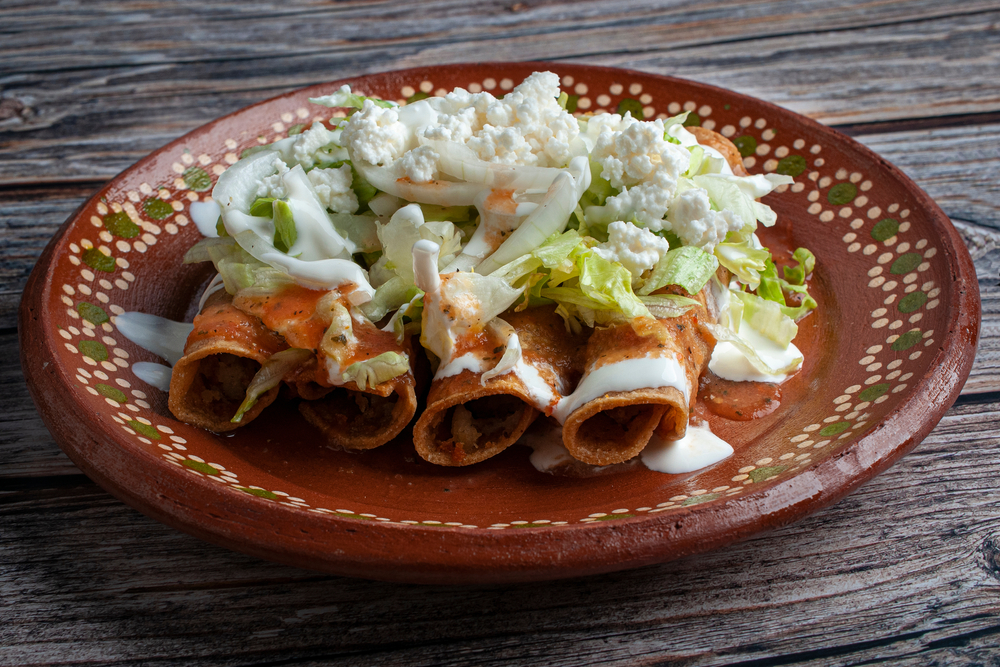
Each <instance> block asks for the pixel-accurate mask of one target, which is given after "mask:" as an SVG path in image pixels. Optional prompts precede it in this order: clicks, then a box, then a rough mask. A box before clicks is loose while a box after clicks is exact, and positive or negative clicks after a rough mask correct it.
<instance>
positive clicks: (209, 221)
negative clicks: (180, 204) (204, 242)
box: [188, 201, 222, 238]
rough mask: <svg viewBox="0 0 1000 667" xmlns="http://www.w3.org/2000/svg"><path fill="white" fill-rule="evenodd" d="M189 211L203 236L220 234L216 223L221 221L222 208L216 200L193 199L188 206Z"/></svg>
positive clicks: (212, 236) (213, 236)
mask: <svg viewBox="0 0 1000 667" xmlns="http://www.w3.org/2000/svg"><path fill="white" fill-rule="evenodd" d="M188 212H189V213H190V214H191V220H193V221H194V224H195V226H197V227H198V231H199V232H201V235H202V236H207V237H210V238H215V237H217V236H218V235H219V232H218V231H217V230H216V228H215V225H216V224H217V223H218V222H219V217H220V216H221V215H222V209H221V208H220V207H219V205H218V204H216V203H215V202H214V201H193V202H191V204H190V206H188Z"/></svg>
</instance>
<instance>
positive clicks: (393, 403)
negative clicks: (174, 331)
mask: <svg viewBox="0 0 1000 667" xmlns="http://www.w3.org/2000/svg"><path fill="white" fill-rule="evenodd" d="M566 100H567V96H566V94H564V93H561V91H560V90H559V79H558V77H557V76H556V75H555V74H553V73H551V72H536V73H535V74H532V75H531V76H529V77H528V78H527V79H525V80H524V82H522V83H521V84H520V85H518V86H517V87H515V88H514V89H513V90H512V91H510V92H509V93H507V94H506V95H504V96H503V97H502V98H496V97H494V96H493V95H492V94H490V93H488V92H481V93H470V92H468V91H466V90H462V89H456V90H454V91H453V92H451V93H449V94H447V95H445V96H444V97H432V98H427V99H423V100H419V101H416V102H413V103H410V104H407V105H405V106H398V105H396V104H394V103H392V102H388V101H384V100H380V99H374V98H369V97H364V96H360V95H356V94H354V93H352V92H351V90H350V88H349V87H347V86H344V87H343V88H341V89H340V90H339V91H336V92H334V93H333V94H331V95H327V96H324V97H321V98H317V99H313V100H312V101H313V102H314V103H316V104H321V105H324V106H327V107H334V108H347V109H349V110H350V111H351V113H350V114H349V115H348V116H347V117H346V118H343V119H331V120H330V121H329V122H328V123H327V124H324V123H320V122H316V123H314V124H313V125H312V127H311V128H309V129H306V130H305V131H303V132H301V133H300V134H298V135H293V136H289V137H288V138H286V139H282V140H280V141H278V142H275V143H274V144H271V145H269V146H263V147H260V148H256V149H252V150H250V151H247V152H246V153H245V154H244V156H243V157H242V158H241V159H240V161H239V162H237V163H236V164H235V165H233V166H232V167H230V168H229V169H228V170H227V171H226V172H225V173H224V174H223V175H222V176H221V177H220V179H219V182H218V184H217V185H216V188H215V190H214V192H213V199H214V200H215V201H216V202H217V203H218V204H219V206H220V208H221V217H220V219H219V222H218V225H217V227H216V230H215V234H216V235H215V236H212V237H210V238H205V239H203V240H202V241H200V242H199V243H198V244H197V245H195V246H194V247H193V248H192V249H191V250H190V251H189V252H188V254H187V256H186V261H188V262H199V261H211V262H213V263H214V265H215V268H216V269H217V271H218V277H217V279H216V280H215V281H213V283H212V285H211V286H210V287H209V289H208V290H207V291H206V294H205V296H204V297H203V299H202V312H201V314H199V316H198V318H196V320H195V323H194V324H195V328H194V331H193V332H192V334H191V338H189V339H188V343H187V347H186V348H185V357H184V358H183V359H181V361H180V362H178V364H177V365H176V367H175V368H174V371H173V378H172V381H171V387H170V407H171V409H172V410H173V412H174V413H175V414H176V415H177V416H178V417H179V418H181V419H183V420H185V421H188V422H190V423H194V424H198V425H200V426H204V427H206V428H210V429H212V430H217V431H218V430H227V429H231V428H236V427H239V426H242V425H245V424H247V423H248V422H249V421H251V420H252V419H253V418H255V417H256V416H257V415H258V414H260V412H261V410H263V409H264V408H265V407H266V406H267V405H268V404H269V403H271V402H273V401H274V400H275V399H277V398H278V396H279V393H282V392H283V393H284V395H286V396H287V397H290V398H294V399H296V400H298V401H299V410H300V412H301V413H302V415H303V416H304V417H305V419H307V420H308V421H309V422H310V423H312V424H314V425H315V426H317V427H318V428H319V429H320V430H321V431H322V432H323V433H324V434H325V436H326V437H327V438H328V439H329V441H330V442H331V443H333V444H335V445H339V446H342V447H345V448H350V449H367V448H371V447H375V446H378V445H381V444H383V443H385V442H388V441H389V440H391V439H392V438H393V437H395V436H396V435H397V434H399V433H400V432H401V431H402V430H403V429H404V428H405V427H406V426H407V425H408V424H409V423H410V422H411V421H412V419H413V418H414V417H415V416H416V415H417V412H418V408H422V410H420V415H419V417H418V419H417V421H416V424H415V425H414V427H413V438H414V443H415V445H416V447H417V451H418V452H419V453H420V455H421V456H423V457H424V458H425V459H427V460H428V461H431V462H433V463H439V464H442V465H468V464H471V463H475V462H477V461H482V460H484V459H486V458H489V457H490V456H492V455H494V454H496V453H498V452H499V451H502V450H503V449H505V448H506V447H507V446H509V445H510V444H512V443H514V442H515V441H517V439H518V438H519V437H520V436H521V434H522V433H523V432H524V431H525V429H526V428H527V427H528V426H529V425H530V424H531V423H532V422H533V421H534V420H536V419H538V418H539V417H541V418H543V419H549V420H555V421H557V422H558V423H559V424H562V429H563V441H564V444H565V445H566V447H567V449H568V450H569V452H570V453H571V454H572V455H573V456H574V457H576V458H577V459H579V460H581V461H584V462H586V463H591V464H596V465H606V464H608V463H615V462H619V461H624V460H627V459H629V458H631V457H633V456H635V455H636V454H637V453H638V452H639V451H641V450H642V448H643V447H644V446H645V445H646V443H647V442H648V441H649V439H650V438H651V437H652V436H653V433H654V432H656V433H658V434H660V435H661V436H663V437H666V438H678V437H681V436H683V435H684V433H685V429H686V426H687V423H688V416H689V412H690V408H691V405H692V403H693V402H694V399H695V395H696V393H697V386H698V378H699V376H700V375H701V374H702V373H703V372H704V371H705V369H706V367H707V365H708V364H709V360H710V359H711V358H712V351H713V348H715V347H716V346H717V345H719V346H721V345H722V344H726V345H728V346H729V349H730V351H732V350H735V354H736V357H737V358H738V359H740V360H741V362H740V363H742V364H743V366H741V367H740V370H737V371H731V372H733V373H736V374H737V375H739V377H733V378H731V379H756V380H763V381H772V382H777V381H780V380H781V379H783V378H784V377H785V376H787V375H788V374H790V373H793V372H794V371H795V370H796V369H797V368H798V367H799V365H800V364H801V362H802V355H801V354H800V353H798V351H797V349H795V347H794V345H793V344H792V339H793V338H794V337H795V334H796V331H797V326H796V320H798V319H800V318H801V317H803V316H804V315H805V314H807V313H808V312H809V311H810V310H811V309H813V308H814V307H815V305H816V304H815V301H813V300H812V299H811V298H810V297H809V295H808V292H807V288H806V278H807V277H808V275H809V274H810V273H811V271H812V269H813V265H814V259H813V257H812V255H811V253H809V252H808V251H807V250H804V249H799V250H798V251H796V253H795V262H796V263H795V264H794V265H792V266H787V267H784V270H783V271H782V273H781V274H780V275H779V272H778V269H777V267H776V266H775V264H774V262H773V261H772V257H771V254H770V252H769V251H768V250H767V249H766V248H764V247H762V245H761V243H760V242H759V240H758V239H757V237H756V235H755V233H754V232H755V231H756V229H757V226H758V224H760V225H765V226H770V225H773V224H775V221H776V216H775V214H774V212H773V211H772V210H771V209H770V208H769V207H768V206H766V205H765V204H762V203H760V201H758V200H759V199H760V198H761V197H763V196H764V195H766V194H768V193H770V192H771V191H773V190H774V189H775V188H776V187H779V186H781V185H783V184H789V183H791V182H792V180H791V179H790V178H789V177H786V176H780V175H775V174H766V175H748V174H747V173H746V172H745V171H744V169H743V166H742V163H741V161H740V157H739V154H738V152H737V151H736V149H735V147H733V145H732V144H731V143H730V142H729V141H728V140H727V139H725V138H723V137H722V136H721V135H718V134H716V133H714V132H711V131H708V130H705V129H703V128H698V127H686V126H685V121H686V118H687V114H680V115H678V116H675V117H673V118H667V119H657V120H652V121H646V120H639V119H636V118H633V117H631V115H629V114H628V113H626V114H625V115H624V116H620V115H617V114H599V115H591V116H580V117H574V116H573V115H572V114H570V113H569V112H567V110H566V108H565V105H566ZM207 231H211V230H207ZM713 370H716V369H714V368H713ZM716 372H718V373H719V374H720V375H724V374H725V372H726V370H725V369H723V368H721V367H720V368H719V369H717V370H716Z"/></svg>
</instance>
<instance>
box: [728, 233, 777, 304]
mask: <svg viewBox="0 0 1000 667" xmlns="http://www.w3.org/2000/svg"><path fill="white" fill-rule="evenodd" d="M714 252H715V257H716V259H718V260H719V263H720V264H722V265H723V266H724V267H726V268H727V269H729V270H730V271H731V272H732V273H733V274H735V275H736V277H737V278H738V279H739V281H740V282H741V283H743V284H744V285H748V286H749V287H750V289H757V285H759V284H760V274H761V272H763V271H765V270H766V269H767V262H768V261H769V260H770V259H771V253H770V252H769V251H768V250H767V248H764V247H761V245H760V243H759V242H757V239H756V237H755V236H754V234H753V227H752V226H751V225H747V226H746V227H744V228H743V229H741V230H740V231H739V232H730V233H729V235H728V236H727V237H726V240H725V241H724V242H722V243H720V244H718V245H717V246H715V251H714Z"/></svg>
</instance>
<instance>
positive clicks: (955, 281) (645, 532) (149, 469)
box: [18, 62, 980, 583]
mask: <svg viewBox="0 0 1000 667" xmlns="http://www.w3.org/2000/svg"><path fill="white" fill-rule="evenodd" d="M472 67H474V68H488V69H491V70H496V71H498V72H499V71H512V70H513V71H520V70H527V71H528V72H529V73H530V71H532V70H534V69H553V70H555V71H559V72H579V73H581V74H582V75H584V76H585V75H586V73H588V72H603V73H608V74H611V73H613V74H616V75H628V76H633V77H636V78H638V79H644V80H656V81H657V82H659V83H661V84H676V85H682V86H685V87H688V88H689V89H693V90H703V91H711V93H712V94H721V95H724V96H726V97H729V98H731V99H733V100H734V101H751V102H752V103H753V104H755V105H762V106H763V107H764V108H766V109H768V110H769V111H770V112H771V113H773V114H775V115H777V116H784V117H788V116H791V117H794V120H795V122H797V123H800V124H803V125H804V126H806V127H807V128H808V129H809V130H811V131H813V132H815V133H817V134H819V135H820V136H822V137H824V138H825V139H826V140H828V141H831V142H834V143H836V144H839V145H842V146H843V145H846V146H847V147H848V148H849V149H850V150H851V151H854V152H857V153H859V154H861V155H863V156H866V157H867V158H868V159H870V160H872V161H873V162H875V163H877V164H878V165H879V169H880V170H881V171H882V172H884V173H886V174H888V175H889V176H891V177H892V178H893V179H895V180H897V181H899V182H900V183H901V184H902V185H903V187H904V188H905V189H906V190H907V192H908V194H910V195H911V196H913V197H914V198H915V199H916V200H917V202H918V203H919V204H920V206H922V207H923V208H924V210H925V211H926V214H927V217H928V219H929V220H930V221H931V224H932V225H933V227H934V228H935V230H936V231H938V232H940V234H941V236H940V239H937V240H936V241H935V242H936V243H939V248H940V249H941V250H942V251H943V252H944V254H945V255H946V256H947V258H948V260H947V265H948V267H949V269H950V272H951V277H952V280H951V282H950V284H949V285H947V286H945V287H944V290H945V291H944V293H942V296H941V299H942V302H943V303H944V304H945V306H946V308H947V309H948V311H947V318H946V319H947V325H948V331H947V334H944V335H942V337H941V342H940V348H939V349H938V351H937V354H936V356H935V358H934V360H933V362H932V363H931V366H930V367H929V370H928V371H927V372H926V373H924V375H923V376H922V377H920V378H919V379H917V378H914V380H913V382H912V383H911V384H910V388H909V390H908V391H907V392H906V394H905V396H904V398H903V399H902V400H901V401H900V402H899V404H897V406H896V407H895V409H893V410H892V411H891V412H889V414H887V415H886V416H885V417H884V418H883V419H882V420H881V421H880V422H879V423H878V424H877V425H876V428H874V429H873V430H871V431H869V432H868V433H867V434H865V435H863V436H861V437H860V438H858V439H857V440H856V441H854V442H852V443H850V444H848V445H846V446H845V447H843V448H842V449H841V450H840V451H837V452H834V453H833V454H831V455H829V456H825V457H824V458H822V459H820V460H819V461H818V462H816V463H814V464H812V465H809V466H808V467H804V468H802V469H800V470H798V471H797V472H794V473H793V474H791V475H789V476H787V477H785V478H783V479H780V480H777V481H775V482H773V483H771V484H770V485H769V486H763V487H762V488H755V489H751V490H749V491H748V492H747V493H744V494H743V495H739V496H733V497H729V498H724V499H721V500H719V501H713V502H710V503H704V504H695V505H691V506H690V507H682V508H676V509H674V510H671V511H669V512H663V513H661V514H655V515H654V514H643V515H639V516H634V517H628V518H622V519H619V520H616V521H614V522H595V523H573V524H569V525H559V526H538V527H533V528H531V529H530V530H518V531H509V530H508V531H492V530H489V529H487V528H477V529H452V528H448V527H434V528H432V527H427V526H420V525H400V524H398V523H376V522H371V521H357V520H354V519H350V518H345V517H341V516H335V515H326V514H315V513H309V512H306V511H303V510H301V509H297V508H294V507H287V506H284V505H279V504H277V503H271V502H270V501H267V500H264V499H261V498H256V497H254V496H252V495H249V494H243V493H238V492H236V491H235V490H233V489H229V488H226V487H224V486H220V485H219V484H213V483H212V482H211V481H210V480H208V479H203V478H201V477H198V476H194V475H186V474H184V473H183V471H179V470H178V469H176V468H174V467H171V466H170V465H168V464H167V463H166V462H165V461H164V460H163V459H162V458H161V457H159V456H157V455H156V454H154V453H151V452H149V451H147V450H144V449H142V448H141V447H139V446H138V445H137V444H136V443H135V442H133V440H132V439H130V438H127V437H125V436H124V435H123V434H122V432H121V430H120V428H119V427H118V426H117V425H115V424H114V423H113V422H112V421H111V420H110V419H106V418H103V419H102V418H101V415H97V416H93V415H88V412H89V410H90V408H89V407H88V406H87V405H86V404H85V403H84V401H83V398H82V397H81V396H79V395H78V394H77V393H76V392H73V391H66V389H67V386H66V385H67V383H68V381H67V379H66V378H65V376H64V375H63V374H61V373H60V372H59V370H58V364H56V363H55V362H56V359H57V358H58V357H57V354H56V348H55V346H56V345H57V344H58V342H57V341H56V340H55V337H54V335H52V334H51V332H52V331H53V330H54V326H53V322H52V318H53V316H54V313H53V312H52V309H51V308H50V307H49V303H50V301H51V295H52V290H53V284H52V272H51V271H50V270H49V268H50V265H51V264H52V263H53V262H55V261H57V259H58V257H59V256H60V255H61V254H62V252H64V251H65V249H66V248H65V246H66V243H67V239H66V236H67V232H68V230H70V229H71V228H72V226H73V225H74V224H76V223H77V222H78V221H79V220H80V217H79V216H80V213H81V212H82V211H84V210H86V209H87V208H88V207H90V206H91V205H92V204H94V203H95V202H96V201H97V200H99V199H100V198H101V197H102V196H104V195H105V193H107V192H108V191H109V190H110V189H111V188H112V187H113V186H114V185H115V184H116V183H117V182H119V181H120V180H122V179H123V178H124V177H125V176H126V175H128V174H130V173H132V172H136V171H142V170H143V169H148V168H150V167H151V166H153V165H154V164H155V162H156V161H157V159H158V158H159V156H161V155H163V154H165V153H167V152H169V151H170V150H171V149H174V148H177V147H178V146H181V145H183V144H184V143H185V142H187V141H189V138H190V137H192V136H193V135H200V134H203V133H206V132H208V131H210V130H211V129H213V128H215V127H216V126H218V125H220V124H222V123H226V122H229V121H230V119H231V118H232V117H234V116H237V115H240V114H244V113H247V112H248V111H249V110H251V109H257V108H259V107H263V106H266V105H269V104H273V103H275V102H277V101H279V100H282V99H285V98H287V97H289V96H292V95H302V94H304V93H305V92H307V91H313V90H317V91H318V90H319V89H329V88H331V87H333V86H339V85H340V84H341V83H348V82H351V81H356V80H358V79H361V78H364V77H366V76H382V77H389V78H393V79H398V80H401V81H402V80H410V77H413V78H415V75H417V74H419V73H427V72H430V73H433V72H454V71H456V70H462V69H467V68H472ZM970 285H972V286H974V288H973V289H970ZM979 326H980V305H979V292H978V281H977V280H976V277H975V269H974V267H973V264H972V260H971V258H970V256H969V253H968V251H967V249H966V247H965V245H964V243H963V242H962V239H961V237H960V236H959V234H958V232H957V231H956V230H955V228H954V226H953V225H952V224H951V222H950V220H949V219H948V217H947V216H946V215H945V214H944V212H943V211H941V209H940V208H939V207H938V206H937V205H936V204H935V203H934V202H933V201H932V200H931V199H930V197H929V196H928V195H927V194H926V193H924V192H923V191H922V190H921V189H920V188H919V187H918V186H917V185H916V184H915V183H913V181H912V180H911V179H909V178H908V177H907V176H906V175H905V174H904V173H903V172H902V171H901V170H899V169H898V168H897V167H895V166H894V165H892V164H890V163H889V162H887V161H886V160H884V159H883V158H881V157H879V156H878V155H876V154H875V153H874V152H873V151H871V150H869V149H868V148H867V147H865V146H864V145H862V144H860V143H858V142H856V141H854V140H853V139H851V138H849V137H846V136H843V135H841V134H839V133H837V132H836V131H835V130H833V129H831V128H828V127H826V126H823V125H821V124H819V123H817V122H815V121H813V120H811V119H809V118H807V117H804V116H801V115H799V114H796V113H794V112H792V111H789V110H787V109H783V108H781V107H778V106H776V105H773V104H770V103H768V102H765V101H763V100H759V99H756V98H752V97H749V96H746V95H742V94H740V93H735V92H733V91H729V90H726V89H723V88H718V87H715V86H711V85H708V84H703V83H699V82H694V81H689V80H685V79H678V78H675V77H669V76H663V75H658V74H652V73H646V72H638V71H632V70H626V69H620V68H611V67H603V66H590V65H577V64H564V63H551V62H517V63H504V62H497V63H475V64H454V65H442V66H436V67H418V68H411V69H406V70H396V71H391V72H384V73H374V74H361V75H358V76H355V77H350V78H345V79H341V80H338V81H334V82H328V83H321V84H317V85H315V86H310V87H307V88H304V89H299V90H295V91H291V92H289V93H285V94H283V95H279V96H277V97H274V98H271V99H268V100H264V101H262V102H259V103H257V104H254V105H251V106H249V107H244V108H242V109H240V110H238V111H235V112H233V113H231V114H228V115H226V116H224V117H222V118H219V119H216V120H214V121H212V122H210V123H208V124H206V125H203V126H201V127H199V128H196V129H195V130H192V131H191V132H189V133H187V134H185V135H184V136H183V137H180V138H178V139H177V140H175V141H173V142H171V143H169V144H167V145H166V146H163V147H162V148H160V149H158V150H156V151H154V152H153V153H151V154H150V155H148V156H146V157H144V158H143V159H142V160H140V161H139V162H137V163H136V164H135V165H133V166H131V167H129V168H128V169H127V170H125V171H124V172H122V173H121V174H119V175H118V176H116V177H115V178H114V179H111V180H110V181H109V182H108V183H107V184H106V185H105V186H104V187H102V188H101V190H100V191H99V192H97V193H96V194H95V195H94V196H93V197H92V198H91V199H90V200H88V201H87V202H85V203H84V204H83V205H81V207H80V208H79V209H78V210H77V211H75V212H74V213H73V215H71V216H70V217H69V219H68V220H67V221H66V222H65V223H64V224H63V225H62V227H60V229H59V231H58V232H57V233H56V234H55V236H54V237H53V238H52V240H51V241H50V242H49V244H48V246H47V247H46V249H45V251H44V252H43V253H42V255H41V257H40V258H39V260H38V263H37V264H36V266H35V268H34V270H33V271H32V274H31V277H30V278H29V281H28V284H27V285H26V287H25V291H24V296H23V299H22V303H21V308H20V312H19V321H18V329H19V335H20V337H21V361H22V365H23V367H24V370H25V375H26V379H27V381H28V386H29V389H30V390H31V393H32V397H33V399H34V400H35V403H36V406H37V407H38V409H39V412H40V413H41V415H42V418H43V420H44V421H45V423H46V425H47V426H48V428H49V430H50V431H51V432H52V434H53V436H54V437H55V439H56V441H57V442H58V443H59V445H60V446H61V447H62V448H63V449H64V450H65V451H66V453H67V454H68V455H69V457H70V458H71V460H73V462H74V463H75V464H76V465H77V466H79V467H80V468H81V470H83V471H84V472H85V473H86V474H87V475H88V476H90V477H91V478H92V479H93V480H94V481H96V482H97V483H98V484H99V485H100V486H102V487H103V488H105V489H106V490H108V491H109V492H110V493H112V494H113V495H115V496H116V497H118V498H119V499H121V500H122V501H124V502H125V503H127V504H129V505H131V506H132V507H135V508H136V509H138V510H140V511H142V512H143V513H145V514H147V515H149V516H151V517H153V518H155V519H157V520H159V521H161V522H163V523H166V524H168V525H170V526H172V527H174V528H177V529H180V530H183V531H185V532H187V533H190V534H193V535H195V536H197V537H200V538H202V539H205V540H207V541H209V542H213V543H216V544H219V545H222V546H226V547H228V548H232V549H236V550H238V551H242V552H245V553H249V554H252V555H256V556H260V557H263V558H266V559H269V560H273V561H278V562H282V563H286V564H290V565H295V566H299V567H304V568H308V569H315V570H321V571H326V572H330V573H334V574H342V575H349V576H359V577H365V578H372V579H383V580H394V581H403V582H413V583H492V582H516V581H532V580H544V579H555V578H561V577H571V576H580V575H587V574H596V573H601V572H609V571H614V570H620V569H627V568H631V567H638V566H642V565H647V564H653V563H660V562H664V561H667V560H672V559H674V558H678V557H682V556H686V555H690V554H694V553H699V552H704V551H708V550H711V549H714V548H718V547H720V546H723V545H725V544H728V543H731V542H735V541H738V540H741V539H743V538H746V537H748V536H750V535H752V534H754V533H756V532H759V531H761V530H767V529H772V528H776V527H779V526H782V525H785V524H788V523H790V522H792V521H794V520H797V519H800V518H803V517H804V516H806V515H807V514H809V513H812V512H814V511H816V510H818V509H820V508H822V507H824V506H826V505H829V504H831V503H833V502H835V501H837V500H839V499H840V498H842V497H843V496H845V495H846V494H848V493H850V492H851V491H852V490H854V489H855V488H857V487H858V486H859V485H861V484H862V483H864V482H865V481H867V480H869V479H871V478H872V477H873V476H875V475H876V474H878V473H880V472H882V471H883V470H884V469H886V468H887V467H889V466H890V465H892V464H893V463H894V462H895V461H896V460H898V459H899V458H900V457H901V456H903V455H904V454H905V453H906V452H908V451H909V450H910V449H912V448H913V447H914V446H915V445H916V444H917V443H919V442H920V441H921V440H922V439H923V438H924V437H925V436H926V435H927V434H928V433H929V432H930V431H931V429H932V428H933V427H934V426H935V425H936V424H937V422H938V421H939V420H940V418H941V417H942V416H943V414H944V412H945V411H947V409H948V408H949V407H950V406H951V404H952V403H953V402H954V401H955V399H956V398H957V397H958V394H959V393H960V391H961V388H962V386H963V385H964V382H965V380H966V378H967V376H968V374H969V372H970V370H971V367H972V362H973V358H974V356H975V347H976V342H977V340H978V334H979ZM67 401H69V402H70V403H71V404H72V409H67V408H66V402H67ZM928 405H930V406H933V409H931V410H926V406H928ZM84 425H85V426H87V428H82V427H83V426H84ZM97 436H99V437H97ZM109 443H110V444H111V445H112V446H108V444H109ZM193 495H197V496H199V497H200V498H201V499H203V500H202V501H200V502H197V503H195V502H187V500H186V499H187V498H189V497H191V496H193ZM720 525H721V526H722V527H723V529H720ZM248 527H251V528H253V530H249V531H248V530H247V528H248ZM260 530H268V531H270V532H271V535H272V538H271V539H269V540H262V539H259V538H256V537H253V536H252V535H251V536H250V537H248V534H251V533H253V532H254V531H260ZM445 533H446V534H447V536H448V537H447V539H446V540H445V539H442V534H445Z"/></svg>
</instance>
